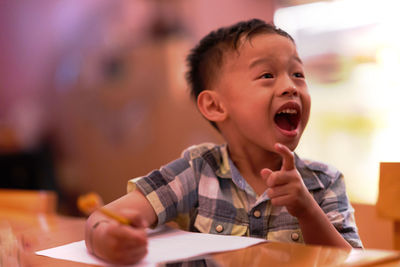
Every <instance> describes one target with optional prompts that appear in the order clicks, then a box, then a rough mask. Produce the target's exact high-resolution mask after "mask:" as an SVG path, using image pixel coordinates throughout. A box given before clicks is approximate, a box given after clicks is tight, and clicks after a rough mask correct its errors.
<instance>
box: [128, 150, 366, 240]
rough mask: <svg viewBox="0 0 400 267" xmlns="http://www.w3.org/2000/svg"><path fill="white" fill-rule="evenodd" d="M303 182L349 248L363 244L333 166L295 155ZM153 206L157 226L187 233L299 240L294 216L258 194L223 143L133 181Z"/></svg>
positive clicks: (189, 152)
mask: <svg viewBox="0 0 400 267" xmlns="http://www.w3.org/2000/svg"><path fill="white" fill-rule="evenodd" d="M295 164H296V168H297V170H298V171H299V173H300V174H301V176H302V178H303V181H304V184H305V185H306V187H307V188H308V190H309V191H310V193H311V194H312V195H313V197H314V199H315V200H316V201H317V203H318V204H319V205H320V207H321V208H322V210H323V211H324V212H325V214H326V215H327V216H328V218H329V220H330V221H331V222H332V224H333V225H334V226H335V228H336V229H337V230H338V231H339V233H340V234H341V235H342V236H343V237H344V239H346V240H347V241H348V242H349V243H350V244H351V245H352V246H353V247H362V243H361V241H360V238H359V236H358V233H357V227H356V225H355V221H354V214H353V212H354V210H353V208H352V207H351V205H350V203H349V201H348V198H347V195H346V191H345V184H344V180H343V175H342V174H341V173H340V172H338V171H337V170H336V169H334V168H332V167H330V166H328V165H325V164H322V163H318V162H313V161H306V160H301V159H300V158H299V157H298V156H297V155H296V154H295ZM136 186H137V187H138V188H139V189H140V190H141V191H142V192H143V194H144V195H145V196H146V198H147V199H148V200H149V201H150V203H151V205H152V206H153V208H154V210H155V212H156V214H157V217H158V224H159V225H160V224H164V223H166V222H168V221H176V222H177V223H178V224H179V226H180V227H181V228H182V229H184V230H188V231H193V232H202V233H212V234H224V235H238V236H252V237H260V238H265V239H267V240H272V241H280V242H301V243H303V242H304V241H303V237H302V233H301V229H300V227H299V224H298V221H297V219H296V217H293V216H292V215H290V214H289V213H288V211H287V210H286V208H285V207H283V206H272V205H271V202H270V201H269V198H268V196H267V195H266V194H265V193H264V194H263V195H261V196H257V195H256V193H255V192H254V190H253V189H252V188H251V187H250V185H249V184H248V183H247V182H246V180H245V179H244V178H243V177H242V176H241V174H240V173H239V171H238V170H237V168H236V167H235V165H234V164H233V162H232V161H231V160H230V158H229V156H228V151H227V146H226V145H215V144H211V143H206V144H201V145H198V146H192V147H189V148H188V149H186V150H185V151H184V152H183V153H182V157H181V158H179V159H177V160H175V161H172V162H171V163H169V164H167V165H165V166H163V167H161V168H160V169H159V170H155V171H153V172H151V173H150V174H148V175H147V176H144V177H138V178H135V179H132V180H130V181H129V183H128V191H131V190H133V189H134V188H135V187H136Z"/></svg>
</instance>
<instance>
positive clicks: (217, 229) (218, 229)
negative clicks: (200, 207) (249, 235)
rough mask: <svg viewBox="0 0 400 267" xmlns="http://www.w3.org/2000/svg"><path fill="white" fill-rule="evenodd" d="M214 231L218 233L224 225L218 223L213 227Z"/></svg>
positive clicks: (222, 229)
mask: <svg viewBox="0 0 400 267" xmlns="http://www.w3.org/2000/svg"><path fill="white" fill-rule="evenodd" d="M215 231H217V232H218V233H221V232H222V231H224V227H223V226H222V225H220V224H218V225H217V226H216V227H215Z"/></svg>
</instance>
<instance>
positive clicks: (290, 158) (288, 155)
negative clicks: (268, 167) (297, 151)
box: [275, 143, 295, 171]
mask: <svg viewBox="0 0 400 267" xmlns="http://www.w3.org/2000/svg"><path fill="white" fill-rule="evenodd" d="M275 150H276V152H278V153H279V155H281V156H282V167H281V169H282V170H287V171H289V170H293V169H295V164H294V154H293V152H292V151H290V149H289V148H287V146H285V145H282V144H279V143H276V144H275Z"/></svg>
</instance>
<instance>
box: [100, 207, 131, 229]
mask: <svg viewBox="0 0 400 267" xmlns="http://www.w3.org/2000/svg"><path fill="white" fill-rule="evenodd" d="M99 210H100V212H101V213H103V214H104V215H106V216H108V217H110V218H111V219H114V220H116V221H117V222H119V223H121V224H125V225H131V221H130V220H129V219H127V218H125V217H122V216H120V215H118V214H115V213H114V212H112V211H110V210H108V209H106V208H104V207H102V208H100V209H99Z"/></svg>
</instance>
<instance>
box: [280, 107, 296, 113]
mask: <svg viewBox="0 0 400 267" xmlns="http://www.w3.org/2000/svg"><path fill="white" fill-rule="evenodd" d="M280 113H287V114H297V110H295V109H291V108H287V109H284V110H281V111H279V114H280Z"/></svg>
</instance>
